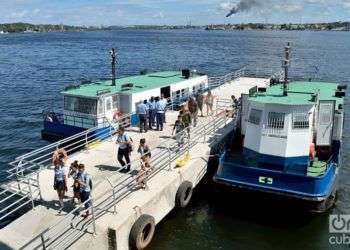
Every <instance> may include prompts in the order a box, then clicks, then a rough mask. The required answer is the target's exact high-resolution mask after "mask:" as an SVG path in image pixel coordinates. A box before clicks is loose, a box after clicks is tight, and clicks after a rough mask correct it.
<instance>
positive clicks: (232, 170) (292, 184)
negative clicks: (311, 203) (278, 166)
mask: <svg viewBox="0 0 350 250" xmlns="http://www.w3.org/2000/svg"><path fill="white" fill-rule="evenodd" d="M336 175H337V165H336V164H330V166H329V167H328V170H327V171H326V173H325V174H324V175H323V176H320V177H309V176H302V175H298V174H288V173H284V172H279V171H274V170H268V169H262V168H255V167H247V166H242V165H239V164H235V163H232V162H230V163H228V162H223V161H222V159H221V160H220V165H219V169H218V171H217V173H216V175H215V176H214V180H215V181H216V182H218V183H226V184H230V185H235V186H242V187H248V188H253V189H257V190H261V191H270V192H278V193H284V194H289V195H293V196H297V197H299V198H303V199H310V200H322V199H325V198H327V197H328V196H329V194H330V193H331V191H332V188H333V185H334V183H335V179H336ZM259 180H260V181H259ZM264 181H265V182H266V183H262V182H264ZM268 182H270V184H268Z"/></svg>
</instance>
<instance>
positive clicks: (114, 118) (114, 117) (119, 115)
mask: <svg viewBox="0 0 350 250" xmlns="http://www.w3.org/2000/svg"><path fill="white" fill-rule="evenodd" d="M121 116H122V113H121V112H120V111H118V110H117V111H115V112H114V113H113V120H118V119H119V118H120V117H121Z"/></svg>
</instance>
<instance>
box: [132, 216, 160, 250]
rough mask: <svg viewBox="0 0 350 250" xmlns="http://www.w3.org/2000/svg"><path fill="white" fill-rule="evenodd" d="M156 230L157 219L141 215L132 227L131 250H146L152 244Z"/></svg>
mask: <svg viewBox="0 0 350 250" xmlns="http://www.w3.org/2000/svg"><path fill="white" fill-rule="evenodd" d="M155 228H156V223H155V219H154V217H153V216H150V215H148V214H143V215H141V216H140V217H139V218H138V219H137V220H136V222H135V223H134V225H133V226H132V228H131V230H130V234H129V245H130V248H131V249H137V250H140V249H145V248H146V247H147V246H148V245H149V243H151V241H152V238H153V236H154V231H155Z"/></svg>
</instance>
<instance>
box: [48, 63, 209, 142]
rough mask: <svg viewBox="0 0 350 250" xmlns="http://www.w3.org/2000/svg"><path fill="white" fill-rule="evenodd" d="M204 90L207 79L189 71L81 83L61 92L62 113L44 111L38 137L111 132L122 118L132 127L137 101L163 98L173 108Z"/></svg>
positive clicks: (136, 119) (52, 138)
mask: <svg viewBox="0 0 350 250" xmlns="http://www.w3.org/2000/svg"><path fill="white" fill-rule="evenodd" d="M113 68H114V69H115V66H113V61H112V69H113ZM113 75H115V72H113ZM207 88H208V76H207V75H205V74H200V73H197V72H196V71H195V70H190V69H183V70H179V71H162V72H155V73H147V72H146V71H141V72H140V75H136V76H129V77H124V78H120V79H114V78H112V79H109V80H98V81H85V82H82V83H81V84H80V85H73V86H68V87H66V89H65V90H64V91H63V92H62V95H63V97H64V111H63V114H59V113H56V112H52V111H45V112H44V129H43V130H42V138H44V139H47V140H57V139H62V138H66V137H69V136H72V135H75V134H78V133H80V132H82V131H84V130H87V129H90V128H94V127H101V131H103V129H104V128H105V127H106V126H111V127H112V129H114V128H115V126H118V124H116V125H114V124H112V123H113V120H116V117H118V118H120V117H123V116H128V117H129V118H128V119H131V123H132V125H135V124H137V123H138V117H137V115H136V114H135V110H136V106H137V105H138V104H139V103H140V102H142V101H144V100H148V99H150V98H151V97H152V96H153V97H157V96H158V97H160V96H163V97H164V98H167V99H168V100H169V99H171V100H172V105H175V106H176V105H177V103H178V104H180V103H181V102H182V101H184V100H185V99H187V98H188V96H189V95H192V93H196V92H197V91H198V90H199V89H202V90H203V91H205V90H206V89H207ZM173 108H174V109H176V107H173ZM106 121H107V122H106ZM97 133H99V131H97ZM101 133H102V132H101Z"/></svg>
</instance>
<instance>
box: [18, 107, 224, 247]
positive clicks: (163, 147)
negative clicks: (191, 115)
mask: <svg viewBox="0 0 350 250" xmlns="http://www.w3.org/2000/svg"><path fill="white" fill-rule="evenodd" d="M226 109H227V107H224V106H222V110H216V113H217V114H218V115H217V116H213V119H211V120H209V121H208V122H206V123H204V124H199V125H197V127H196V128H193V129H192V132H191V136H190V137H187V141H186V143H185V144H184V146H182V147H180V148H179V147H178V145H177V143H176V141H175V140H174V138H175V137H176V135H175V136H174V137H173V138H171V139H168V140H166V141H164V142H162V143H160V144H159V145H158V146H156V147H155V149H156V150H154V151H153V152H152V160H151V161H150V165H151V166H152V168H153V170H152V171H150V172H149V173H148V176H147V181H149V180H150V179H152V178H153V177H154V176H156V175H157V174H158V173H159V172H160V171H163V170H166V171H172V163H173V162H174V161H175V160H176V159H178V158H179V157H180V156H182V155H183V154H184V153H186V152H189V150H190V149H191V148H193V147H194V146H195V145H197V144H198V143H200V142H206V141H207V139H208V138H209V137H212V136H214V137H215V136H216V132H217V130H218V129H219V128H223V127H225V125H226V124H227V123H228V122H229V121H230V118H229V117H228V116H227V115H225V114H226ZM180 133H183V132H180ZM189 138H190V139H189ZM174 148H176V149H177V150H173V149H174ZM137 161H139V159H137V160H135V161H133V162H132V163H130V164H133V163H135V162H137ZM126 167H127V166H125V167H124V168H122V169H120V170H118V173H120V172H122V171H123V170H125V168H126ZM131 171H132V170H130V172H131ZM130 172H129V173H130ZM112 177H113V176H110V177H109V178H106V179H105V180H103V181H102V182H104V183H105V185H107V186H110V188H109V189H108V190H106V191H105V192H104V193H103V194H101V195H100V196H98V197H93V198H90V199H89V200H88V201H86V202H85V203H84V204H81V205H79V206H78V207H77V208H75V209H74V210H72V211H71V212H69V213H68V214H67V215H66V216H65V217H63V218H62V219H60V221H59V222H57V223H55V224H53V225H52V226H50V227H48V228H47V229H45V230H43V231H42V232H41V233H40V234H38V235H37V236H36V237H35V238H33V239H32V240H31V241H30V242H28V243H27V244H26V245H25V246H24V247H22V249H25V248H26V246H29V245H30V246H31V247H33V246H32V244H38V246H35V247H41V248H43V249H48V248H50V249H65V248H66V247H68V246H69V245H71V244H72V243H73V242H75V240H77V239H78V238H79V237H81V235H82V234H85V233H86V232H87V231H88V229H89V228H90V229H91V228H92V231H91V232H92V233H96V220H97V219H98V218H100V217H101V216H103V215H104V214H106V213H110V212H112V213H116V210H117V208H116V205H117V204H118V203H119V202H120V201H121V200H122V199H123V198H125V197H126V196H128V195H129V194H131V193H132V192H133V190H134V188H135V186H136V185H137V183H136V179H137V176H132V175H123V176H121V177H119V178H118V179H117V180H116V181H114V182H112V181H111V180H110V178H112ZM100 185H103V183H97V184H96V186H100ZM87 202H89V203H90V204H91V208H90V209H91V213H92V216H91V217H89V218H88V219H86V220H83V219H82V218H81V217H80V215H83V214H84V213H85V212H86V210H85V209H82V207H83V206H84V205H85V204H86V203H87ZM112 208H113V210H112V211H110V209H112ZM81 224H82V225H81Z"/></svg>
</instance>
